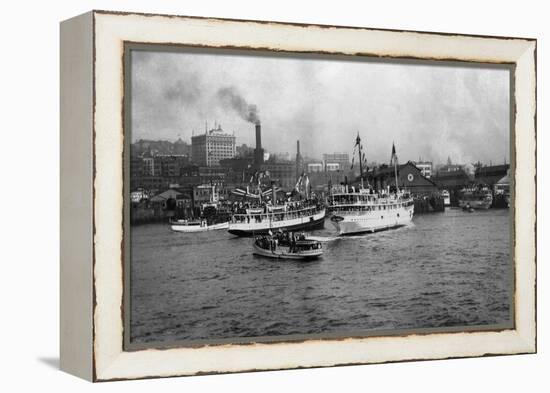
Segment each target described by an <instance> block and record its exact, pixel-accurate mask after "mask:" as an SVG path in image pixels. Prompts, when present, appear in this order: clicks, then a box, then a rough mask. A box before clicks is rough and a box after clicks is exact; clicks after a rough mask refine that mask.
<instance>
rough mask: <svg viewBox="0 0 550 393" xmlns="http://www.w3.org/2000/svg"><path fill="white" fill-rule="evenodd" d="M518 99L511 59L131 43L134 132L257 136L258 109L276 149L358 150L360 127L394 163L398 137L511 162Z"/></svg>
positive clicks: (435, 151) (440, 155)
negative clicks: (471, 60) (462, 60)
mask: <svg viewBox="0 0 550 393" xmlns="http://www.w3.org/2000/svg"><path fill="white" fill-rule="evenodd" d="M266 92H267V93H266ZM509 100H510V96H509V71H508V70H507V69H502V68H474V67H471V66H469V67H458V66H454V65H453V66H441V65H437V66H435V65H431V64H430V65H427V64H417V63H414V64H412V63H411V64H397V63H388V62H373V61H364V60H360V61H358V60H345V61H344V60H328V59H326V58H322V59H311V58H301V57H300V58H295V57H289V56H283V57H274V56H261V55H258V54H255V55H254V56H250V55H241V54H238V55H235V54H228V52H224V53H222V54H211V53H206V52H204V51H193V52H181V53H180V52H151V51H133V52H132V101H131V104H132V110H131V118H132V141H136V140H138V139H165V140H176V139H178V138H181V139H182V140H184V141H186V142H188V143H189V142H190V140H191V136H192V134H193V133H194V134H195V135H198V134H200V133H204V129H205V121H206V120H208V126H209V127H208V128H213V125H214V122H216V123H217V124H221V125H222V128H223V129H224V130H225V131H226V132H228V133H230V134H233V133H234V134H235V136H236V137H237V144H238V145H240V144H243V143H245V144H247V145H249V146H254V124H252V123H253V122H254V121H256V120H257V119H256V117H257V118H259V119H260V120H261V123H262V132H263V135H262V138H263V141H264V143H263V145H264V147H265V149H266V150H267V151H269V152H272V153H284V152H293V150H294V149H293V147H294V146H295V143H296V140H297V139H300V140H301V142H302V151H303V155H304V156H309V157H316V158H320V157H321V156H322V154H323V153H330V152H344V153H348V154H350V156H351V154H352V151H353V144H354V140H355V136H356V134H357V132H358V131H359V132H360V134H361V137H362V139H363V144H364V146H365V150H366V154H367V159H368V160H369V161H377V162H386V161H388V159H389V158H388V157H389V155H390V152H391V145H392V142H394V143H395V144H396V147H397V153H398V156H399V158H400V161H402V162H405V161H407V160H416V159H417V158H418V157H424V158H425V159H428V160H431V161H433V162H434V163H444V162H446V161H447V157H449V156H450V157H451V159H452V161H453V162H459V163H464V164H468V163H473V162H477V161H482V162H486V163H489V162H494V163H500V162H504V161H506V162H508V161H509V154H508V150H509V147H508V146H509V117H510V111H509V104H510V102H509ZM249 109H252V110H253V113H251V112H250V111H248V110H249ZM251 115H252V116H253V117H252V118H247V116H251ZM479 140H483V141H487V140H490V141H491V143H478V142H476V141H479Z"/></svg>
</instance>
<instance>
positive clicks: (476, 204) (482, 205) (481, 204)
mask: <svg viewBox="0 0 550 393" xmlns="http://www.w3.org/2000/svg"><path fill="white" fill-rule="evenodd" d="M492 203H493V200H492V199H487V200H479V201H476V200H462V199H459V200H458V206H459V207H462V208H465V207H467V206H468V205H470V207H471V208H472V209H480V210H487V209H489V208H490V207H491V205H492Z"/></svg>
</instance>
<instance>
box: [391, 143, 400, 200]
mask: <svg viewBox="0 0 550 393" xmlns="http://www.w3.org/2000/svg"><path fill="white" fill-rule="evenodd" d="M392 161H393V170H394V174H395V192H396V194H399V182H398V179H397V153H396V152H395V143H392V148H391V160H390V164H391V162H392Z"/></svg>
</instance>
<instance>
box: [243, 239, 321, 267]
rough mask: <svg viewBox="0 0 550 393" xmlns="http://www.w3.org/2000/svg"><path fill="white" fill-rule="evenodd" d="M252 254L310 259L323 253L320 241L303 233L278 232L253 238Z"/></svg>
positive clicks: (279, 257) (278, 257)
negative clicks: (273, 234) (308, 237)
mask: <svg viewBox="0 0 550 393" xmlns="http://www.w3.org/2000/svg"><path fill="white" fill-rule="evenodd" d="M253 247H254V252H253V253H254V254H255V255H260V256H263V257H267V258H277V259H294V260H305V261H307V260H312V259H317V258H319V257H320V256H321V255H323V246H322V244H321V242H320V241H318V240H313V239H307V238H306V237H305V236H304V235H303V234H300V235H294V234H292V233H278V234H277V235H275V236H272V235H262V236H257V237H256V239H255V240H254V244H253Z"/></svg>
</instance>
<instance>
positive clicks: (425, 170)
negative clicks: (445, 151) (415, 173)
mask: <svg viewBox="0 0 550 393" xmlns="http://www.w3.org/2000/svg"><path fill="white" fill-rule="evenodd" d="M413 164H414V165H416V167H417V168H418V169H420V171H421V172H422V176H424V177H425V178H427V179H429V178H430V177H432V168H433V164H432V162H431V161H417V162H413Z"/></svg>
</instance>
